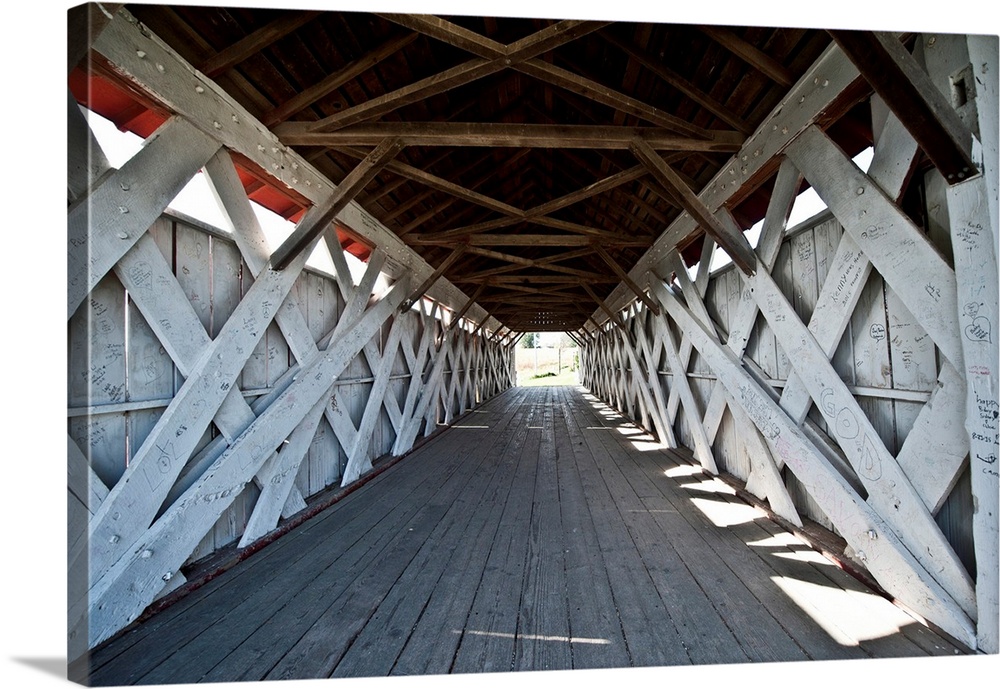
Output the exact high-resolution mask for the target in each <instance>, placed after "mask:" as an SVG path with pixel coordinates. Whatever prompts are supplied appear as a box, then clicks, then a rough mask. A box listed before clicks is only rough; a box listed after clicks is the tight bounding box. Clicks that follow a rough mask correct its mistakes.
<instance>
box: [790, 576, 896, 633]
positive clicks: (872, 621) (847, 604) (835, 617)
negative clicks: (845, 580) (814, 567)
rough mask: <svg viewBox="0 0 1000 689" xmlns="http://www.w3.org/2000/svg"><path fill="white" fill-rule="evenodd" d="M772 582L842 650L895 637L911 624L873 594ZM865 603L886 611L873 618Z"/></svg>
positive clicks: (819, 586) (792, 582) (802, 583)
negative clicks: (875, 640)
mask: <svg viewBox="0 0 1000 689" xmlns="http://www.w3.org/2000/svg"><path fill="white" fill-rule="evenodd" d="M771 580H772V581H773V582H774V583H775V584H777V586H778V588H780V589H781V590H782V591H783V592H784V593H785V595H786V596H788V598H789V599H790V600H791V601H792V602H794V603H795V604H796V605H798V606H799V608H801V609H802V611H803V612H805V613H806V614H807V615H809V617H811V618H812V620H813V621H814V622H815V623H816V624H817V625H819V626H820V627H822V628H823V631H825V632H826V633H827V634H829V635H830V637H831V638H833V639H834V640H836V642H837V643H839V644H841V645H844V646H857V645H858V644H859V642H861V641H865V640H868V639H880V638H882V637H885V636H890V635H892V634H897V633H899V630H900V629H901V628H902V626H903V625H906V624H911V623H912V622H913V620H912V619H911V618H910V617H909V616H907V615H906V613H904V612H903V611H901V610H899V608H897V607H896V606H894V605H893V604H892V603H890V602H889V601H887V600H885V599H883V598H881V597H879V596H877V595H875V594H872V593H862V592H860V591H845V590H844V589H842V588H839V587H837V586H834V585H832V584H831V585H829V586H823V585H819V584H813V583H811V582H808V581H800V580H799V579H795V578H793V577H780V576H779V577H771ZM865 599H869V600H865ZM866 603H876V604H879V605H882V606H883V607H884V609H885V611H884V613H882V612H881V611H880V614H872V611H871V610H870V609H869V608H868V606H867V605H866Z"/></svg>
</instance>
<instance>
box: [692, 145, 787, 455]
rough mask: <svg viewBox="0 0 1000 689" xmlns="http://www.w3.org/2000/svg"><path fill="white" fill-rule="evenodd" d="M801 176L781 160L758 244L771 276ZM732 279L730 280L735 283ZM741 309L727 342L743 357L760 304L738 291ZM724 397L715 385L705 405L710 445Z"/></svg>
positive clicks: (732, 321)
mask: <svg viewBox="0 0 1000 689" xmlns="http://www.w3.org/2000/svg"><path fill="white" fill-rule="evenodd" d="M800 181H801V176H800V174H799V172H798V170H797V169H796V168H795V166H794V165H793V164H792V163H791V161H789V160H787V159H785V160H782V162H781V166H780V167H779V168H778V176H777V178H776V179H775V182H774V191H773V192H772V193H771V199H770V201H768V205H767V213H766V214H765V216H764V225H763V227H762V228H761V231H760V238H759V239H758V241H757V249H756V253H757V260H758V264H759V266H760V270H767V271H768V272H770V271H771V270H772V269H773V268H774V263H775V261H777V259H778V250H779V249H780V248H781V242H782V239H783V238H784V235H785V224H786V223H787V222H788V216H789V214H790V213H791V212H792V204H793V203H794V202H795V193H796V191H798V186H799V182H800ZM736 277H737V276H735V275H732V276H730V279H731V280H732V279H736ZM739 299H740V301H739V305H738V306H737V307H736V311H735V313H730V316H729V333H728V337H727V339H726V344H727V345H728V347H729V348H730V349H731V350H732V351H733V352H734V353H735V354H736V356H737V357H742V356H743V353H744V352H745V351H746V348H747V345H748V344H749V342H750V334H751V331H752V330H753V325H754V322H755V321H756V320H757V313H758V309H757V302H755V301H754V300H753V299H751V298H750V295H749V294H748V293H747V292H746V291H745V290H740V291H739ZM725 399H726V398H725V395H724V394H723V390H722V384H721V382H720V383H716V384H715V386H714V387H713V389H712V395H711V397H710V398H709V401H708V404H706V405H705V418H704V425H705V431H706V433H707V434H708V438H709V440H710V441H713V442H714V440H715V436H716V433H718V430H719V424H720V423H722V413H723V412H724V411H725V408H726V404H725Z"/></svg>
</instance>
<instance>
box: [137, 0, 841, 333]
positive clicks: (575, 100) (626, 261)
mask: <svg viewBox="0 0 1000 689" xmlns="http://www.w3.org/2000/svg"><path fill="white" fill-rule="evenodd" d="M127 9H128V10H129V11H130V12H132V13H133V14H134V15H135V16H136V17H137V18H138V19H139V20H141V21H142V22H143V23H145V24H146V25H147V26H148V27H149V28H150V29H151V30H152V31H153V33H155V34H157V35H158V36H159V37H160V38H162V39H163V40H165V41H166V42H167V43H169V44H170V45H171V46H172V47H173V48H174V49H175V50H176V51H177V52H178V53H179V54H180V55H181V56H183V57H184V58H185V59H187V60H188V61H189V62H191V63H192V64H193V65H195V66H196V67H198V68H199V69H200V70H201V71H203V72H205V73H206V74H208V75H209V76H212V77H213V78H214V79H215V80H216V81H217V82H218V83H219V85H220V86H222V87H223V88H224V89H226V90H227V91H228V92H229V93H230V94H231V95H232V96H233V97H234V98H235V99H236V100H237V101H239V102H240V103H241V104H242V105H243V106H244V107H245V108H247V109H248V110H249V111H250V112H251V113H253V114H254V115H255V116H256V117H258V118H259V119H260V120H261V121H262V122H264V123H265V124H266V125H268V126H269V127H271V128H272V129H273V130H274V131H275V132H276V133H277V134H278V135H279V137H280V138H281V139H282V141H284V142H285V143H287V144H288V145H290V146H291V147H293V148H295V149H296V150H297V151H299V152H300V153H301V154H302V155H303V156H304V157H305V158H307V159H308V160H309V161H311V162H312V163H313V164H314V165H315V166H316V167H317V168H318V169H319V170H320V171H322V172H323V173H324V174H326V175H327V176H328V177H329V178H330V179H331V180H332V181H333V182H335V183H339V182H340V181H341V180H343V179H344V177H345V176H346V175H347V174H348V173H349V172H350V171H351V170H352V169H353V168H354V167H355V166H356V165H357V164H358V163H359V161H360V160H361V159H363V158H364V157H365V156H366V155H367V154H368V153H369V152H370V151H372V149H374V148H375V147H376V146H377V145H378V144H379V143H380V142H382V141H385V140H387V139H390V140H391V139H392V138H393V137H398V138H399V140H400V141H402V142H403V143H404V144H405V147H404V148H403V149H402V151H401V152H400V153H399V154H398V155H396V157H395V158H394V159H393V160H392V161H391V162H390V163H389V164H388V165H386V166H385V167H384V168H383V169H382V170H381V172H380V173H379V174H378V175H377V176H376V177H375V178H374V179H373V180H372V181H371V182H370V183H369V184H368V185H367V186H366V187H365V188H364V190H363V192H362V193H361V194H360V195H359V196H358V197H357V201H358V202H359V203H360V204H361V205H362V206H363V207H364V208H365V209H366V210H368V211H369V212H370V213H371V214H372V215H374V216H375V217H376V218H378V219H379V220H380V221H382V223H384V224H385V226H386V227H388V228H389V229H390V230H391V231H393V232H395V233H396V234H397V235H398V236H399V237H401V238H402V240H403V241H404V242H406V243H407V244H409V245H410V246H411V247H412V248H413V249H414V250H416V251H417V252H419V253H420V254H421V255H422V256H424V258H425V259H426V260H427V261H428V263H430V264H431V265H432V266H435V267H441V266H444V271H443V274H444V275H445V277H447V278H448V279H449V280H451V281H452V282H453V283H455V284H456V285H457V286H458V287H460V288H461V289H463V291H465V293H466V294H467V295H469V296H473V297H474V298H475V300H476V301H477V302H478V303H479V304H481V305H482V306H483V308H485V309H486V310H487V311H488V312H489V313H490V314H491V315H493V316H495V317H496V318H497V319H498V320H500V321H501V322H503V323H504V324H505V325H507V326H508V327H510V328H511V329H512V330H515V331H532V330H575V329H578V328H580V327H582V326H583V325H584V323H585V322H586V320H587V317H588V315H590V314H592V313H593V312H594V311H595V308H596V307H597V302H596V301H595V297H596V298H598V299H599V298H602V297H603V296H605V295H607V294H608V293H609V292H610V291H611V290H612V289H613V288H614V287H615V285H617V284H618V283H619V282H621V277H620V275H621V273H622V271H623V270H624V271H627V270H628V269H629V268H631V267H632V266H633V265H634V264H635V262H636V261H637V259H638V258H639V257H640V256H641V255H642V254H643V253H644V252H645V251H646V249H647V247H648V246H649V245H650V244H652V242H653V240H654V239H655V238H656V237H658V236H659V235H660V234H661V233H662V232H663V230H664V229H665V228H666V227H667V226H668V225H669V223H670V222H671V221H672V220H673V219H674V218H675V217H676V216H677V215H678V213H679V212H681V207H682V206H683V202H682V201H681V200H680V197H681V194H680V193H679V191H678V190H677V189H676V188H671V187H670V184H668V183H666V181H665V180H664V178H663V177H662V176H658V175H655V174H651V172H650V167H649V165H648V164H645V165H644V163H643V161H642V160H641V158H640V156H639V155H638V153H636V152H634V147H633V148H630V145H631V144H632V143H633V142H635V141H637V140H641V141H644V142H646V143H648V144H649V145H650V146H651V147H652V148H653V149H655V150H656V155H658V156H659V157H660V158H661V160H662V162H664V163H665V164H666V165H667V166H669V169H670V171H672V172H673V173H676V178H675V182H676V180H677V179H679V180H680V183H682V184H686V185H687V186H688V187H690V188H691V189H692V190H694V191H699V190H700V189H701V188H702V187H703V186H704V185H705V184H706V183H707V182H708V181H709V180H710V179H711V178H712V176H713V175H714V174H715V173H716V172H717V171H718V170H719V169H720V167H721V166H722V165H723V164H724V163H725V162H726V161H727V160H728V159H729V158H730V157H731V155H732V153H733V152H734V151H735V150H737V149H738V148H739V146H740V144H741V142H742V141H743V140H744V138H745V137H746V136H747V135H748V134H749V133H751V132H753V131H754V130H755V129H756V127H757V126H758V125H759V123H760V122H761V121H762V120H763V119H764V118H765V117H766V115H767V114H768V113H769V112H770V111H771V110H772V108H774V107H775V106H776V105H777V104H778V103H779V101H780V100H781V98H782V96H783V95H784V94H785V93H786V92H787V91H788V90H789V87H790V86H791V85H792V84H793V83H794V82H795V81H796V80H797V79H798V78H799V77H800V76H801V75H802V74H803V73H804V72H805V71H806V69H807V68H808V67H809V66H810V65H811V64H812V63H813V62H814V61H815V59H816V58H817V57H818V56H819V54H820V53H821V52H822V51H823V50H824V49H825V48H826V46H827V45H828V44H829V43H830V37H829V36H828V35H827V34H826V33H825V32H823V31H818V30H807V29H789V28H760V27H752V28H747V27H721V26H713V27H709V26H683V25H670V24H638V23H627V22H615V23H610V22H589V21H588V22H577V21H557V20H550V19H509V18H484V17H430V16H416V15H376V14H366V13H353V12H352V13H348V12H316V11H289V10H278V9H249V8H206V7H186V6H178V7H165V6H151V5H134V6H132V5H129V6H127ZM757 206H758V208H757V210H755V209H754V208H753V204H750V206H749V207H748V209H747V210H745V211H744V213H743V215H744V219H748V220H752V219H754V218H751V217H747V216H752V215H753V214H754V213H757V212H760V208H759V206H760V204H759V203H758V204H757ZM733 210H735V211H737V217H739V215H740V209H733ZM760 214H762V213H760ZM695 248H696V247H694V246H692V249H695Z"/></svg>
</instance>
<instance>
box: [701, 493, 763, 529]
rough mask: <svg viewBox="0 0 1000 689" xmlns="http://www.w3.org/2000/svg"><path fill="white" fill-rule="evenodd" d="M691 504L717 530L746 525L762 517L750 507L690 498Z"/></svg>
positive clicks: (755, 509) (756, 510)
mask: <svg viewBox="0 0 1000 689" xmlns="http://www.w3.org/2000/svg"><path fill="white" fill-rule="evenodd" d="M691 502H692V503H693V504H694V506H695V507H697V508H698V509H699V510H701V513H702V514H704V515H705V516H706V517H707V518H708V520H709V521H711V522H712V523H713V524H715V525H716V526H718V527H719V528H726V527H728V526H736V525H737V524H748V523H750V522H752V521H754V520H756V519H759V518H760V517H761V516H762V513H761V511H760V510H758V509H757V508H756V507H751V506H750V505H743V504H739V503H731V502H719V501H718V500H706V499H705V498H691Z"/></svg>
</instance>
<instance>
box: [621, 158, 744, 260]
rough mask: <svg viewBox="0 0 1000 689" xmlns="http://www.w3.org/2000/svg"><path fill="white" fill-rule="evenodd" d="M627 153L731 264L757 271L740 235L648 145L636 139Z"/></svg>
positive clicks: (741, 234)
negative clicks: (643, 168) (667, 192)
mask: <svg viewBox="0 0 1000 689" xmlns="http://www.w3.org/2000/svg"><path fill="white" fill-rule="evenodd" d="M629 150H631V151H632V153H633V155H635V156H636V158H638V159H639V161H640V162H641V163H642V164H643V165H645V166H646V169H647V170H649V172H650V173H651V174H652V175H653V176H654V177H656V178H657V179H658V180H659V181H660V182H661V183H662V184H664V185H665V186H666V187H667V188H668V189H670V190H671V191H672V192H673V194H674V195H675V196H676V198H677V200H678V202H679V203H680V204H681V206H682V207H683V208H684V210H686V211H687V212H688V213H689V214H690V215H691V217H693V218H695V219H696V220H697V221H698V224H699V225H700V226H701V228H702V229H703V230H704V231H705V232H707V233H708V234H710V235H712V238H713V239H715V241H716V242H717V243H718V244H719V246H721V247H722V248H723V249H725V251H726V253H727V254H729V257H730V258H732V259H733V262H734V263H735V264H736V265H737V266H739V267H740V270H742V271H743V272H744V273H748V274H749V273H753V272H754V271H755V270H757V256H756V254H754V251H753V248H752V247H751V246H750V243H749V242H747V239H746V237H745V236H744V235H743V233H742V232H739V231H736V232H733V231H732V228H731V226H728V225H724V224H722V223H720V222H719V221H718V220H717V219H716V217H715V215H714V214H713V213H714V211H715V209H712V208H709V207H708V206H706V205H705V204H704V203H703V202H702V201H701V199H700V198H698V196H697V195H696V194H695V193H694V192H693V191H691V188H690V187H689V186H688V185H687V182H685V181H684V180H683V179H681V177H680V176H679V175H678V174H677V173H676V172H674V170H673V169H672V168H671V167H670V166H669V165H668V164H667V163H666V162H665V161H664V160H663V158H661V157H660V155H659V154H658V153H657V152H656V151H654V150H653V149H652V148H651V147H650V146H649V144H648V143H645V142H644V141H643V140H641V139H636V141H635V142H634V143H633V144H632V145H631V146H630V147H629Z"/></svg>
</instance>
